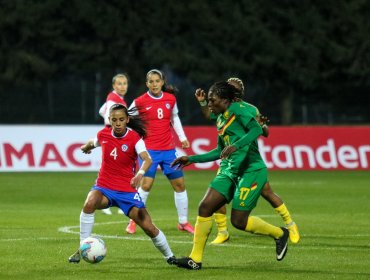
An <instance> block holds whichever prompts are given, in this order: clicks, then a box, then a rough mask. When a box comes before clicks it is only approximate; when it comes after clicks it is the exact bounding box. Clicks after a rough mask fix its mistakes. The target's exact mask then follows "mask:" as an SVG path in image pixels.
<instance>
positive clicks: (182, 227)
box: [177, 223, 194, 234]
mask: <svg viewBox="0 0 370 280" xmlns="http://www.w3.org/2000/svg"><path fill="white" fill-rule="evenodd" d="M177 228H178V229H179V230H180V231H187V232H189V233H191V234H194V228H193V227H192V225H191V224H190V223H185V224H180V223H179V224H177Z"/></svg>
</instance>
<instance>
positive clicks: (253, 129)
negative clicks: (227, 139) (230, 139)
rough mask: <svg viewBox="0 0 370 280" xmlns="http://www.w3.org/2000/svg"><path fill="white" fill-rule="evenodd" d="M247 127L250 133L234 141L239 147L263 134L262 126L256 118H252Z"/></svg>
mask: <svg viewBox="0 0 370 280" xmlns="http://www.w3.org/2000/svg"><path fill="white" fill-rule="evenodd" d="M245 127H246V128H247V129H248V133H247V134H245V135H244V136H243V137H242V138H240V139H239V140H238V141H236V142H235V143H233V145H234V146H235V147H236V148H238V149H239V148H242V147H245V146H248V145H250V144H251V143H252V142H253V141H254V140H256V139H257V138H258V136H260V135H261V134H262V128H261V126H260V125H259V123H258V122H257V121H256V119H255V118H250V120H249V122H248V123H247V124H246V126H245Z"/></svg>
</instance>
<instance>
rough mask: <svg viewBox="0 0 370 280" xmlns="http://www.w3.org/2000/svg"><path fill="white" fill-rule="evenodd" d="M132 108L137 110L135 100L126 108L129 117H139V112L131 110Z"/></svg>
mask: <svg viewBox="0 0 370 280" xmlns="http://www.w3.org/2000/svg"><path fill="white" fill-rule="evenodd" d="M133 108H137V105H136V100H134V101H132V103H131V105H130V107H128V109H129V110H131V111H130V115H132V116H137V115H139V110H132V109H133Z"/></svg>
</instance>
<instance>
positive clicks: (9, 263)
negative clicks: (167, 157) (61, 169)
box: [0, 171, 370, 280]
mask: <svg viewBox="0 0 370 280" xmlns="http://www.w3.org/2000/svg"><path fill="white" fill-rule="evenodd" d="M213 175H214V172H213V171H203V172H199V171H198V172H190V171H187V172H186V185H187V188H188V195H189V200H190V205H189V208H190V209H189V211H190V213H189V214H190V215H189V216H190V220H191V222H192V223H194V221H195V217H196V214H197V206H198V203H199V201H200V199H201V198H202V197H203V194H204V191H205V189H206V187H207V185H208V182H209V181H210V179H211V178H212V177H213ZM95 176H96V174H95V173H0V194H1V195H0V198H1V200H0V201H1V203H0V279H161V280H163V279H176V280H179V279H274V280H275V279H370V202H369V200H370V172H334V171H330V172H328V171H326V172H313V171H312V172H311V171H310V172H287V171H285V172H270V181H271V184H272V187H273V189H274V191H275V192H277V193H278V194H279V195H280V196H281V197H282V198H283V200H284V201H285V203H286V205H287V206H288V208H289V210H290V212H291V214H292V216H293V218H294V219H295V221H296V222H297V224H298V226H299V229H300V232H301V235H302V240H301V242H300V243H299V244H298V245H292V244H290V246H289V251H288V253H287V256H286V257H285V259H284V260H283V261H282V262H277V261H276V260H275V246H274V242H273V240H271V239H270V238H268V237H261V236H253V235H251V234H247V233H244V232H241V231H237V230H235V229H233V228H231V225H230V222H229V228H230V232H231V239H230V241H229V242H228V243H227V244H225V245H222V246H214V245H213V246H212V245H208V244H207V246H206V250H205V255H204V259H203V269H202V270H201V271H186V270H181V269H179V268H176V267H171V266H169V265H167V264H166V262H165V261H164V259H163V258H162V256H161V254H160V253H159V252H158V251H157V250H156V249H155V248H154V246H153V245H152V243H151V242H150V241H149V240H148V238H147V237H146V235H145V234H144V233H143V231H142V230H141V229H140V230H138V232H137V233H136V234H135V235H134V236H131V235H130V236H129V235H127V234H125V233H124V228H125V226H126V224H127V221H128V220H127V218H126V217H124V216H122V215H118V214H116V213H117V210H116V209H113V212H114V215H112V216H106V215H104V214H102V213H101V212H100V211H99V212H98V213H97V214H96V217H95V222H96V225H95V227H94V233H96V234H98V235H101V236H102V237H103V239H104V240H105V242H106V244H107V247H108V255H107V257H106V258H105V259H104V260H103V262H101V263H99V264H95V265H91V264H88V263H85V262H81V263H80V264H77V265H76V264H70V263H68V261H67V259H68V256H69V255H71V254H72V253H73V252H74V251H75V250H76V248H77V245H78V230H79V229H78V225H79V214H80V210H81V207H82V205H83V202H84V199H85V197H86V194H87V192H88V190H89V188H90V187H91V185H92V183H93V182H94V180H95ZM148 209H149V212H150V213H151V215H152V218H153V220H154V222H155V224H156V225H157V226H158V227H159V228H161V229H162V231H163V232H164V233H165V234H166V236H167V239H168V241H169V243H170V245H171V247H172V250H173V251H174V253H175V254H176V255H177V256H185V255H188V254H189V253H190V251H191V247H192V244H191V242H192V237H191V236H190V235H189V234H187V233H184V232H178V231H177V228H176V222H177V214H176V210H175V206H174V201H173V192H172V190H171V189H170V186H169V184H168V183H167V181H166V179H165V178H164V177H163V176H162V175H160V174H159V175H158V178H157V180H156V184H155V186H154V187H153V190H152V192H151V194H150V196H149V199H148ZM254 214H255V215H259V216H261V217H262V218H263V219H265V220H266V221H268V222H271V223H273V224H275V225H280V226H282V225H283V224H282V221H281V219H280V217H279V216H277V215H276V214H275V213H274V211H273V209H272V208H271V207H270V206H269V204H267V202H265V201H263V199H261V200H260V201H259V203H258V205H257V208H256V209H255V210H254ZM215 233H216V231H215V230H213V231H212V233H211V236H210V240H211V239H212V238H213V237H214V236H215Z"/></svg>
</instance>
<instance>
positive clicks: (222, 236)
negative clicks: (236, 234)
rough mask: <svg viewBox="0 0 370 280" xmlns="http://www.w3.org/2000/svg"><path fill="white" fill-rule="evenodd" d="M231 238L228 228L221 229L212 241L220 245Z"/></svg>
mask: <svg viewBox="0 0 370 280" xmlns="http://www.w3.org/2000/svg"><path fill="white" fill-rule="evenodd" d="M229 239H230V234H229V232H228V231H227V230H223V231H219V232H218V233H217V236H216V238H215V239H214V240H213V241H212V242H211V244H214V245H218V244H222V243H225V242H226V241H227V240H229Z"/></svg>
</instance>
